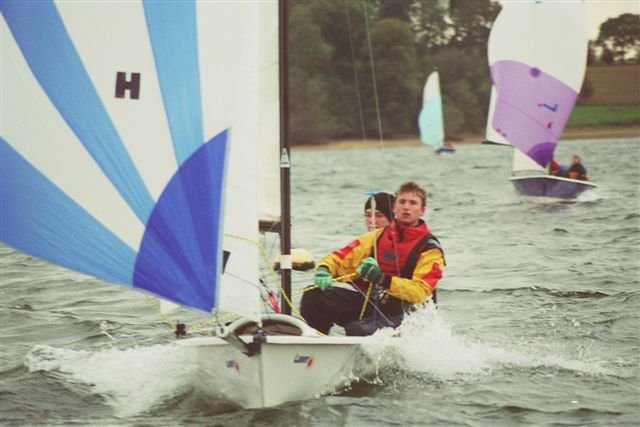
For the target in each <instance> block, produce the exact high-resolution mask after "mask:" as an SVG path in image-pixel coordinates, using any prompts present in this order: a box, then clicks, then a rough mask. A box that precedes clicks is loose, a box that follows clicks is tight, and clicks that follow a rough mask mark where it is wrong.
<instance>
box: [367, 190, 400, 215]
mask: <svg viewBox="0 0 640 427" xmlns="http://www.w3.org/2000/svg"><path fill="white" fill-rule="evenodd" d="M371 199H375V200H376V209H377V210H379V211H380V212H382V214H384V216H386V217H387V219H388V220H389V221H392V220H393V202H394V201H395V199H396V198H395V196H394V195H393V194H389V193H376V194H375V195H374V196H372V197H369V198H367V202H366V203H365V204H364V210H365V211H366V210H367V209H369V208H370V207H371Z"/></svg>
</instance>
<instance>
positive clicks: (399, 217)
mask: <svg viewBox="0 0 640 427" xmlns="http://www.w3.org/2000/svg"><path fill="white" fill-rule="evenodd" d="M424 212H425V208H424V207H423V206H422V200H421V199H420V197H418V195H417V194H414V193H400V194H398V196H397V197H396V202H395V204H394V205H393V213H394V214H395V217H396V221H398V222H399V223H400V224H402V225H406V226H413V225H416V224H417V223H418V221H419V220H420V217H421V216H422V215H424Z"/></svg>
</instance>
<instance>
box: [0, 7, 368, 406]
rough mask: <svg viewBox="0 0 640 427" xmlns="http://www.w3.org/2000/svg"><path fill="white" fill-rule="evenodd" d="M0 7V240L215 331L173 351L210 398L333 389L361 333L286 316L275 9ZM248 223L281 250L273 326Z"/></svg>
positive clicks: (283, 396) (284, 151)
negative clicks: (322, 330)
mask: <svg viewBox="0 0 640 427" xmlns="http://www.w3.org/2000/svg"><path fill="white" fill-rule="evenodd" d="M1 9H2V17H3V19H2V39H1V40H2V75H3V80H4V81H3V90H2V105H3V107H4V108H3V110H2V139H1V141H0V154H1V155H0V162H1V163H0V186H1V190H2V191H1V203H0V209H1V212H0V214H1V217H2V221H0V235H1V238H2V241H4V242H6V243H7V244H8V245H10V246H12V247H14V248H16V249H18V250H20V251H23V252H26V253H28V254H31V255H34V256H37V257H39V258H42V259H45V260H48V261H50V262H53V263H55V264H58V265H60V266H63V267H66V268H69V269H73V270H77V271H80V272H82V273H85V274H89V275H92V276H95V277H97V278H100V279H102V280H105V281H107V282H110V283H114V284H119V285H122V286H124V287H127V288H131V289H134V290H138V291H140V292H143V293H147V294H151V295H153V296H155V297H158V298H160V299H161V300H163V301H164V300H166V301H170V302H172V303H174V304H178V305H179V306H182V307H185V308H187V309H191V310H196V311H199V312H201V313H205V314H207V315H208V316H210V320H209V321H208V322H207V323H208V324H209V325H213V326H214V327H213V328H212V331H217V332H218V337H201V338H197V337H196V338H182V339H180V340H179V341H177V344H176V345H180V346H182V347H184V348H186V349H188V350H189V353H190V354H191V355H192V357H193V360H194V361H195V362H196V363H197V364H198V366H199V367H200V368H201V370H202V372H203V375H202V378H201V383H199V384H197V386H199V387H203V388H210V389H211V390H215V394H216V395H219V394H222V395H224V396H226V397H227V398H229V399H231V400H233V401H235V402H237V403H239V404H240V405H243V406H246V407H264V406H272V405H277V404H280V403H284V402H288V401H291V400H300V399H306V398H309V397H312V396H316V395H319V394H321V393H325V392H331V391H334V390H336V389H337V388H339V387H340V386H341V385H343V384H344V383H345V379H346V378H349V377H350V373H351V370H352V369H353V367H354V361H355V359H356V357H357V355H358V354H360V351H361V345H362V343H363V342H365V341H366V340H367V338H359V337H339V338H336V337H327V336H322V335H321V334H319V333H317V332H315V331H314V330H312V329H311V328H309V327H308V326H307V325H306V324H305V323H304V322H302V321H301V320H299V319H296V318H295V317H293V316H291V315H290V309H291V307H290V306H289V304H290V303H291V289H290V275H291V264H292V262H291V248H290V236H289V233H290V219H289V216H290V213H289V199H288V198H289V194H288V191H289V182H288V179H289V178H288V177H289V169H290V166H291V165H290V162H289V158H288V153H289V146H288V141H287V136H286V135H287V129H286V124H283V122H284V121H283V117H285V116H286V115H287V108H288V105H287V104H286V101H283V102H281V101H280V99H283V100H286V98H287V86H286V85H287V79H286V74H285V71H286V57H284V56H283V55H282V52H279V49H278V46H279V45H283V44H284V45H286V33H285V31H284V29H286V27H287V24H286V6H285V5H281V6H280V8H278V3H276V2H275V1H274V2H258V3H252V2H236V3H220V2H205V1H201V2H195V1H194V2H144V1H130V2H115V3H114V2H109V3H100V2H70V3H69V2H58V3H54V2H49V1H43V2H22V1H11V0H8V1H3V2H2V5H1ZM279 23H280V25H279ZM279 28H280V30H281V31H278V29H279ZM278 89H279V90H278ZM281 129H282V130H281ZM260 186H264V187H265V188H261V187H260ZM280 188H283V191H282V194H281V192H280V191H279V189H280ZM250 200H256V201H257V203H255V204H253V203H249V202H248V201H250ZM259 223H262V224H278V226H272V231H277V232H278V233H279V235H280V240H281V242H282V246H281V248H282V249H281V252H282V255H281V276H282V285H280V283H278V284H276V286H278V288H280V286H281V287H282V292H281V294H282V302H281V307H282V310H283V312H284V313H285V314H281V315H277V316H274V315H268V316H266V317H265V316H264V313H263V309H262V305H261V301H262V298H270V297H272V296H273V295H274V293H275V292H274V291H272V290H271V289H269V288H268V287H267V283H268V281H267V280H265V279H263V274H262V273H261V271H260V265H261V262H262V263H265V260H261V252H262V248H261V246H260V244H259V242H260V238H261V236H260V233H259ZM272 234H273V233H272ZM275 234H277V233H275ZM276 292H277V290H276ZM272 302H273V301H272ZM271 306H272V310H274V311H277V310H280V307H278V304H277V301H276V302H274V303H273V304H272V305H271ZM212 314H213V316H212ZM228 316H231V317H230V318H235V319H237V320H235V321H234V322H232V323H230V324H227V321H224V320H222V319H227V318H229V317H228ZM191 329H192V328H189V327H184V326H183V325H178V329H176V335H178V336H180V337H181V336H183V334H184V332H187V333H189V332H191Z"/></svg>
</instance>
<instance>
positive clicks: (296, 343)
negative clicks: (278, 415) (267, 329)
mask: <svg viewBox="0 0 640 427" xmlns="http://www.w3.org/2000/svg"><path fill="white" fill-rule="evenodd" d="M241 338H242V340H243V341H245V342H247V343H248V342H251V340H252V337H251V336H242V337H241ZM266 340H267V341H266V342H265V343H263V344H262V346H261V352H260V353H259V354H256V355H253V356H246V355H245V354H242V353H241V352H240V351H239V350H238V349H237V348H235V347H233V346H232V345H230V344H228V343H227V342H226V341H224V340H222V339H220V338H216V337H200V338H189V339H185V340H179V341H178V342H177V343H178V345H180V346H182V347H183V348H185V349H186V350H187V355H188V360H190V362H191V363H194V364H195V365H196V366H197V368H196V369H197V372H198V381H197V384H196V387H198V388H199V389H200V390H201V391H202V392H203V393H204V394H206V395H209V396H219V397H220V398H221V399H225V400H229V401H232V402H234V403H236V404H238V405H240V406H242V407H244V408H264V407H271V406H276V405H280V404H282V403H286V402H292V401H297V400H306V399H311V398H315V397H318V396H320V395H323V394H329V393H332V392H335V391H337V390H340V389H341V388H343V387H344V386H346V385H348V384H349V383H350V382H351V381H352V380H353V379H354V378H357V376H358V373H357V372H356V371H357V370H358V369H357V367H356V363H357V361H358V360H360V361H362V360H363V359H364V357H359V356H362V355H363V354H364V353H363V351H362V347H361V344H363V343H364V341H365V340H367V338H366V337H333V336H331V337H320V336H318V337H307V336H267V337H266Z"/></svg>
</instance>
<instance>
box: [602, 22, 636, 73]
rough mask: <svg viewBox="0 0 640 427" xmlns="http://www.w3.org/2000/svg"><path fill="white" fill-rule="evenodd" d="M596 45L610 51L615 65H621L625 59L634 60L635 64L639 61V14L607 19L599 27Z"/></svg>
mask: <svg viewBox="0 0 640 427" xmlns="http://www.w3.org/2000/svg"><path fill="white" fill-rule="evenodd" d="M596 43H597V44H598V46H600V47H602V48H603V49H604V50H607V49H608V50H610V51H611V53H613V59H614V61H615V62H616V63H619V64H623V63H625V59H626V58H634V59H635V61H636V62H637V61H638V60H639V59H640V14H632V13H623V14H622V15H620V16H618V17H617V18H611V19H607V20H606V21H605V22H603V23H602V25H600V33H599V34H598V39H597V40H596ZM603 62H606V61H604V60H603Z"/></svg>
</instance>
